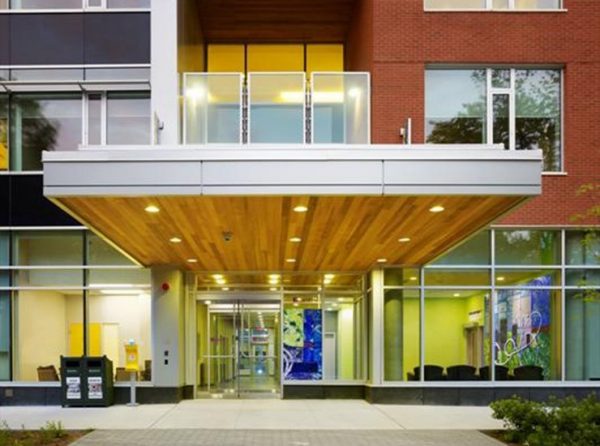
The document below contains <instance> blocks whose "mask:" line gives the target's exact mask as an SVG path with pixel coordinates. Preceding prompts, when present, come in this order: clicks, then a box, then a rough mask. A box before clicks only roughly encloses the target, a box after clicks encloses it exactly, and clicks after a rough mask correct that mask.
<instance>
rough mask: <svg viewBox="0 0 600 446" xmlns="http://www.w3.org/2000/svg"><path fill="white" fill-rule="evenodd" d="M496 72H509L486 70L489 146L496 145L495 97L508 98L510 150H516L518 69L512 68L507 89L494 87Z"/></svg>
mask: <svg viewBox="0 0 600 446" xmlns="http://www.w3.org/2000/svg"><path fill="white" fill-rule="evenodd" d="M494 70H508V68H487V69H486V75H485V77H486V100H487V104H486V122H487V124H486V131H487V137H486V139H487V142H488V144H493V143H494V96H508V150H515V148H516V130H515V129H516V101H515V78H516V74H515V73H516V69H515V68H510V69H509V70H510V85H509V86H508V87H507V88H499V87H494V86H493V85H492V73H493V71H494Z"/></svg>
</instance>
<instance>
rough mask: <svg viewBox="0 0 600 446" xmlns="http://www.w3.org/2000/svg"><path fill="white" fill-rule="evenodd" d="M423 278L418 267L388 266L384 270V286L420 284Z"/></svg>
mask: <svg viewBox="0 0 600 446" xmlns="http://www.w3.org/2000/svg"><path fill="white" fill-rule="evenodd" d="M420 283H421V278H420V274H419V269H418V268H402V269H400V268H386V269H385V270H384V276H383V285H384V286H407V287H410V286H413V287H414V286H419V285H420Z"/></svg>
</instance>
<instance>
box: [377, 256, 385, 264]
mask: <svg viewBox="0 0 600 446" xmlns="http://www.w3.org/2000/svg"><path fill="white" fill-rule="evenodd" d="M385 262H387V259H385V258H383V257H382V258H380V259H377V263H385Z"/></svg>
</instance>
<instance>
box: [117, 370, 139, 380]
mask: <svg viewBox="0 0 600 446" xmlns="http://www.w3.org/2000/svg"><path fill="white" fill-rule="evenodd" d="M136 375H137V374H136ZM130 379H131V375H130V372H128V371H126V370H125V367H117V369H116V371H115V381H129V380H130ZM136 380H137V376H136Z"/></svg>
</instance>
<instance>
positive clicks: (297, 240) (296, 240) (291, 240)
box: [290, 237, 302, 243]
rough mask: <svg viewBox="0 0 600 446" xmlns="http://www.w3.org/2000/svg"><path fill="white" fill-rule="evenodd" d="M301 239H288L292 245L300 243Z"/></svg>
mask: <svg viewBox="0 0 600 446" xmlns="http://www.w3.org/2000/svg"><path fill="white" fill-rule="evenodd" d="M301 241H302V239H301V238H300V237H292V238H290V242H292V243H300V242H301Z"/></svg>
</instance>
